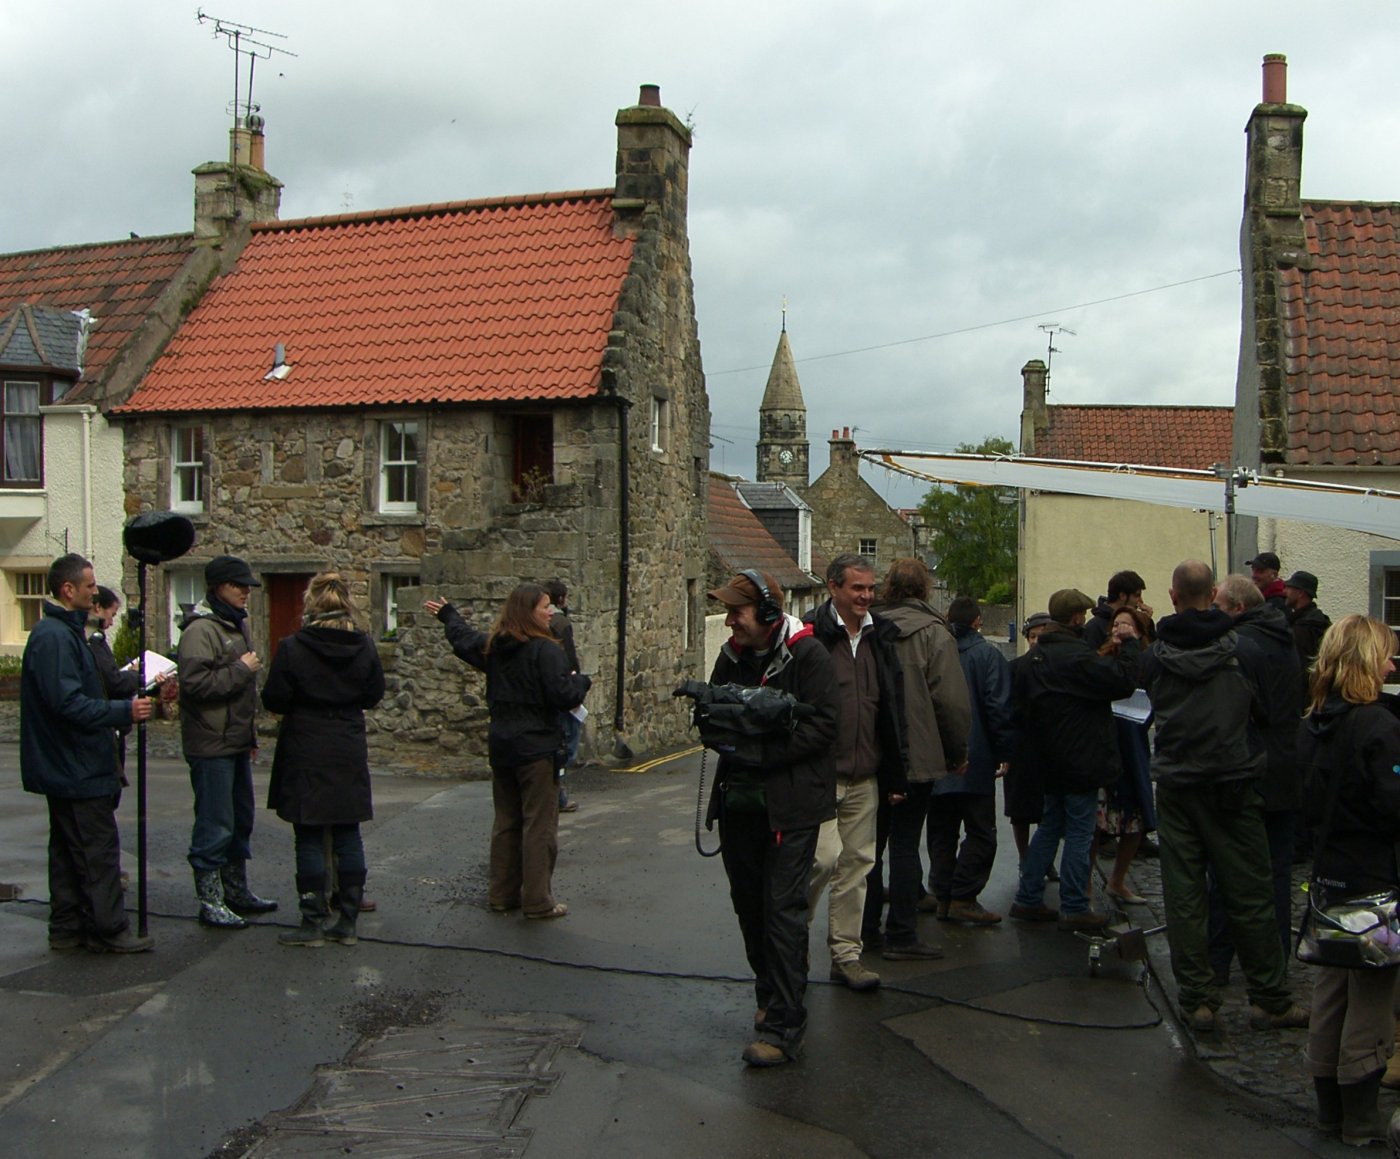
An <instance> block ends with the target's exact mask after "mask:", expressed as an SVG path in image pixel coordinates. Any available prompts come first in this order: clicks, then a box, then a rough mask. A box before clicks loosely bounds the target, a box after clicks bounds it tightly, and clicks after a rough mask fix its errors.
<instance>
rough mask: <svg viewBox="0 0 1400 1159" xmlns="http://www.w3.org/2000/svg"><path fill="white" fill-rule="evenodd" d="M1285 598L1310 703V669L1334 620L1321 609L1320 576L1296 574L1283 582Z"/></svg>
mask: <svg viewBox="0 0 1400 1159" xmlns="http://www.w3.org/2000/svg"><path fill="white" fill-rule="evenodd" d="M1283 599H1284V602H1285V603H1286V604H1287V605H1288V608H1287V613H1286V614H1287V616H1288V626H1289V628H1290V629H1291V630H1292V632H1293V643H1294V646H1295V647H1296V648H1297V649H1298V660H1299V662H1300V663H1301V664H1302V666H1303V676H1302V679H1303V683H1304V689H1303V698H1304V699H1305V700H1306V699H1307V687H1306V685H1307V675H1308V669H1309V668H1311V667H1312V665H1313V661H1314V660H1316V659H1317V650H1318V648H1319V647H1321V646H1322V637H1323V635H1324V634H1325V633H1326V631H1327V629H1328V628H1330V627H1331V626H1332V621H1331V619H1330V618H1329V617H1328V615H1327V613H1326V612H1324V611H1323V610H1322V609H1321V608H1319V607H1318V606H1317V576H1315V575H1313V573H1312V572H1310V571H1295V572H1294V573H1293V574H1292V575H1291V576H1289V577H1288V578H1287V579H1286V580H1284V581H1283Z"/></svg>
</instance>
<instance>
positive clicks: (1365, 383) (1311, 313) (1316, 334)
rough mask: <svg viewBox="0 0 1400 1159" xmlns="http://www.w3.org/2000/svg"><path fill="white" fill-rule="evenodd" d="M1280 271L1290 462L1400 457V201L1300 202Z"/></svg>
mask: <svg viewBox="0 0 1400 1159" xmlns="http://www.w3.org/2000/svg"><path fill="white" fill-rule="evenodd" d="M1303 224H1304V228H1305V230H1306V234H1307V243H1308V254H1309V258H1310V260H1309V261H1306V262H1303V263H1300V264H1299V265H1298V266H1295V267H1285V268H1283V269H1281V270H1280V271H1279V283H1278V284H1279V290H1278V292H1279V313H1280V315H1281V318H1282V323H1283V334H1284V344H1285V345H1284V374H1285V380H1286V392H1285V394H1286V398H1287V408H1288V455H1287V459H1288V462H1290V463H1300V464H1301V463H1341V464H1356V465H1360V466H1370V465H1384V466H1400V405H1398V404H1400V384H1398V383H1397V378H1396V376H1395V372H1394V370H1393V368H1394V367H1395V366H1397V365H1400V204H1375V203H1369V202H1356V201H1352V202H1341V201H1304V202H1303Z"/></svg>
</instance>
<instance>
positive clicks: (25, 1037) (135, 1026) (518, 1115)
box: [0, 745, 1352, 1159]
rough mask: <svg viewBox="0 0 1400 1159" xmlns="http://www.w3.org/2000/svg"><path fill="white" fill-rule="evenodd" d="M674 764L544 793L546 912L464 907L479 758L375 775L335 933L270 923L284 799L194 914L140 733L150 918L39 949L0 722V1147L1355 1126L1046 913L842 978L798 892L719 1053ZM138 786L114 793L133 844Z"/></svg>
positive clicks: (894, 1150) (731, 968)
mask: <svg viewBox="0 0 1400 1159" xmlns="http://www.w3.org/2000/svg"><path fill="white" fill-rule="evenodd" d="M698 766H699V758H698V756H696V755H694V754H690V755H682V756H680V757H678V758H676V759H674V760H671V761H662V762H659V763H656V764H655V765H654V766H653V767H651V768H649V769H646V770H645V771H641V772H635V773H627V772H619V771H608V770H601V769H596V770H584V771H581V772H577V773H572V774H571V775H570V779H571V782H572V785H573V791H574V794H575V796H576V798H577V799H578V800H579V801H580V803H581V806H582V807H581V809H580V811H579V812H578V813H575V814H572V815H566V816H565V817H564V818H563V820H562V824H561V832H560V847H561V852H560V863H559V868H558V870H557V873H556V891H557V893H558V896H559V898H560V899H561V900H564V901H566V902H568V903H569V905H570V907H571V911H572V912H571V913H570V915H569V917H568V918H566V919H564V920H562V921H558V922H532V921H525V920H523V919H521V918H519V917H518V916H500V915H493V914H491V913H489V912H488V911H487V910H486V908H485V890H484V863H485V854H486V841H487V835H488V829H489V822H490V813H491V806H490V792H489V786H488V785H486V784H483V783H463V782H458V781H436V780H430V779H416V778H404V777H390V776H382V777H377V778H376V781H375V801H376V810H377V816H376V820H375V821H374V822H373V823H372V824H371V825H369V826H366V829H365V844H366V849H367V854H368V857H369V862H370V883H369V893H370V894H371V895H372V896H373V897H374V898H376V899H377V901H378V903H379V910H378V912H377V913H375V914H369V915H365V916H364V917H363V918H362V919H361V922H360V933H361V942H360V944H359V945H358V946H356V947H341V946H336V945H331V944H327V945H326V946H325V947H323V948H322V949H319V950H290V949H286V948H283V947H280V946H278V945H277V943H276V936H275V935H276V933H277V931H278V929H279V928H281V926H282V925H290V924H292V922H293V921H294V912H293V911H294V898H293V894H292V842H291V833H290V828H289V827H288V826H286V825H284V824H283V823H281V822H280V821H278V820H277V819H276V817H275V816H273V815H272V814H270V813H267V812H266V811H260V813H259V819H258V827H257V829H256V831H255V833H254V851H255V856H256V860H255V862H254V863H253V865H252V869H251V873H250V876H251V878H252V881H253V884H254V886H255V888H257V889H258V890H259V891H260V892H263V893H265V894H272V895H274V896H278V897H280V898H281V899H282V902H283V909H282V911H281V912H279V913H278V914H274V915H271V917H272V918H273V919H275V920H276V921H275V922H274V921H265V922H260V923H259V924H258V927H257V928H253V929H250V930H248V931H245V932H241V933H225V932H215V931H211V930H204V929H201V928H200V927H199V926H198V925H197V924H196V923H195V922H194V921H193V920H192V918H193V915H194V913H195V905H194V902H193V898H192V890H191V886H190V881H189V874H188V870H187V867H186V865H185V861H184V851H185V846H186V842H187V840H188V824H189V808H190V805H189V789H188V782H187V779H186V774H185V769H184V766H183V764H181V763H177V762H173V761H168V760H153V761H152V764H151V778H150V823H149V832H150V872H149V878H148V880H149V894H150V907H151V911H152V916H151V917H150V930H151V933H152V934H153V935H154V936H155V937H156V939H157V948H156V951H155V952H154V953H152V954H143V955H136V956H130V957H115V956H93V955H86V954H78V955H59V954H51V953H50V952H49V951H48V949H47V941H46V926H45V921H46V917H47V911H46V908H45V907H44V906H43V905H41V904H35V902H34V899H38V900H39V901H42V899H43V898H44V896H45V889H46V886H45V869H44V865H45V854H44V846H45V842H46V840H47V833H46V816H45V812H44V803H43V800H42V798H38V797H33V796H29V795H27V794H24V793H23V792H22V791H20V789H19V787H18V771H17V752H16V748H15V746H13V745H3V746H0V849H3V850H4V854H3V861H0V881H4V882H17V883H19V884H21V885H22V887H23V891H24V898H25V899H30V900H27V901H21V902H18V903H8V904H4V905H0V983H2V984H3V989H0V1140H3V1143H0V1151H2V1152H3V1153H4V1154H6V1155H14V1156H65V1157H66V1156H74V1155H89V1156H109V1155H111V1156H117V1155H121V1156H130V1155H140V1156H152V1157H161V1159H164V1157H184V1156H190V1157H195V1156H203V1155H208V1154H211V1153H214V1152H215V1151H216V1150H217V1149H219V1148H220V1147H221V1146H224V1145H225V1144H227V1146H226V1148H225V1150H224V1151H223V1152H221V1153H223V1154H239V1155H241V1154H245V1153H248V1154H254V1155H258V1156H262V1157H267V1156H274V1155H291V1154H297V1155H313V1154H325V1155H331V1154H344V1153H347V1147H348V1148H349V1149H350V1150H351V1151H352V1152H353V1153H354V1154H359V1155H418V1154H454V1155H478V1154H479V1155H496V1156H503V1155H518V1154H528V1155H529V1156H530V1157H532V1159H533V1157H536V1156H604V1155H606V1156H643V1155H646V1156H655V1155H657V1154H668V1155H669V1156H672V1157H681V1156H692V1155H694V1156H702V1155H709V1154H712V1153H714V1152H715V1151H716V1149H718V1150H719V1151H720V1153H728V1154H731V1155H739V1156H786V1155H804V1156H815V1157H819V1159H820V1157H826V1156H831V1157H837V1156H843V1157H844V1156H861V1155H869V1156H909V1155H955V1156H982V1155H997V1156H1017V1157H1021V1156H1025V1157H1036V1156H1042V1155H1047V1156H1048V1155H1076V1156H1100V1155H1101V1156H1113V1157H1115V1159H1116V1157H1118V1156H1121V1155H1122V1154H1124V1153H1125V1151H1126V1152H1129V1153H1132V1154H1134V1155H1136V1156H1155V1155H1162V1156H1180V1155H1183V1154H1189V1153H1192V1152H1195V1153H1198V1154H1204V1155H1215V1154H1230V1155H1238V1156H1253V1155H1259V1156H1264V1155H1268V1156H1284V1157H1287V1156H1292V1155H1305V1154H1320V1155H1331V1154H1344V1153H1346V1154H1350V1153H1352V1152H1350V1151H1349V1150H1344V1149H1343V1148H1341V1146H1340V1144H1338V1143H1335V1142H1333V1141H1329V1140H1326V1139H1324V1138H1323V1137H1322V1136H1320V1135H1318V1134H1317V1133H1316V1132H1314V1131H1313V1130H1312V1129H1311V1128H1310V1127H1309V1126H1308V1124H1307V1122H1306V1120H1305V1119H1304V1118H1302V1117H1300V1116H1297V1115H1296V1114H1294V1113H1293V1112H1291V1111H1289V1110H1288V1109H1287V1108H1285V1107H1282V1106H1281V1105H1280V1104H1277V1103H1269V1102H1261V1101H1258V1100H1254V1099H1251V1098H1248V1097H1246V1096H1244V1095H1242V1094H1241V1093H1239V1092H1238V1091H1237V1090H1235V1089H1233V1088H1230V1087H1227V1086H1224V1085H1222V1084H1220V1083H1219V1082H1218V1081H1217V1080H1216V1079H1215V1078H1213V1077H1212V1076H1211V1074H1210V1073H1209V1072H1208V1071H1207V1070H1206V1069H1205V1068H1203V1067H1202V1066H1201V1065H1200V1064H1199V1063H1198V1062H1197V1061H1196V1060H1195V1058H1194V1057H1193V1055H1192V1053H1191V1051H1190V1048H1189V1047H1188V1046H1185V1045H1184V1044H1183V1043H1182V1041H1181V1040H1180V1038H1179V1036H1178V1032H1177V1030H1176V1028H1175V1026H1174V1024H1173V1023H1172V1022H1171V1021H1170V1020H1167V1021H1166V1022H1162V1021H1161V1020H1160V1019H1159V1018H1158V1015H1157V1011H1156V1010H1155V1009H1154V1006H1153V1005H1152V1003H1151V1001H1150V1000H1149V999H1153V1000H1155V1001H1156V1004H1157V1006H1159V1007H1160V1006H1163V1005H1164V1003H1163V1001H1162V998H1161V996H1160V994H1159V993H1158V992H1157V991H1156V989H1155V987H1153V986H1148V987H1144V986H1143V985H1142V984H1141V982H1140V978H1141V974H1142V970H1143V968H1142V966H1141V965H1140V964H1137V963H1124V962H1120V961H1118V960H1117V959H1116V958H1114V957H1112V956H1111V955H1110V956H1109V958H1107V959H1106V960H1105V964H1104V966H1103V968H1102V969H1101V970H1100V972H1099V975H1098V976H1097V977H1091V976H1090V972H1089V969H1088V954H1087V947H1086V946H1085V944H1084V943H1083V942H1080V941H1079V940H1077V939H1076V938H1074V937H1073V936H1072V935H1069V934H1065V933H1061V932H1059V931H1057V930H1055V929H1054V928H1053V927H1051V928H1049V929H1046V928H1043V927H1026V926H1022V925H1018V924H1017V923H1011V922H1006V923H1004V924H1003V925H1001V926H999V927H996V928H991V929H968V928H963V927H954V926H949V925H946V924H940V923H938V922H936V921H934V920H933V919H932V918H926V919H923V921H924V922H925V923H926V925H925V929H924V936H925V938H926V940H931V941H935V942H938V943H939V944H941V945H943V946H944V948H945V949H946V951H947V956H946V958H945V959H944V960H942V961H935V962H898V963H894V962H891V963H886V962H882V961H881V960H880V959H879V957H878V955H869V956H867V963H868V964H869V965H871V966H872V967H873V968H875V969H877V970H879V971H880V973H881V974H882V975H883V977H884V979H885V982H886V986H885V987H884V988H882V989H881V990H879V991H877V992H875V993H873V994H854V993H850V992H847V991H845V990H842V989H839V988H837V987H835V986H832V985H830V984H828V983H827V982H826V981H825V979H826V973H827V966H828V958H827V956H826V953H825V948H824V925H825V923H824V920H823V917H822V916H821V915H819V916H818V919H817V921H816V923H815V925H814V930H813V940H812V978H813V979H814V984H813V986H812V988H811V990H810V991H809V1008H810V1016H811V1023H810V1029H809V1033H808V1037H807V1044H806V1052H805V1056H804V1058H803V1060H802V1061H801V1062H800V1063H799V1064H797V1065H794V1066H787V1067H780V1068H776V1069H774V1070H771V1071H752V1070H749V1069H747V1068H746V1067H744V1065H743V1064H742V1063H741V1062H740V1061H739V1052H740V1050H741V1049H742V1048H743V1046H744V1044H745V1042H746V1041H747V1040H748V1038H749V1037H750V1035H749V1034H748V1033H747V1030H748V1022H749V1020H750V1018H751V1017H752V1012H753V999H752V989H751V985H750V984H749V983H748V982H747V981H742V980H738V979H742V978H743V976H744V972H745V966H744V961H743V955H742V950H741V946H740V942H739V936H738V930H737V927H736V925H735V922H734V918H733V915H732V913H731V911H730V908H729V901H728V897H727V893H726V890H725V885H724V877H723V872H722V870H721V867H720V865H719V861H718V859H717V858H716V859H704V858H701V857H699V856H698V855H697V853H696V851H695V849H694V844H693V842H694V833H693V827H694V814H695V787H696V776H695V774H696V770H697V769H698ZM265 775H266V766H265V765H264V766H262V767H261V768H260V769H259V777H258V779H259V788H260V791H261V787H262V785H263V783H264V780H265ZM134 807H135V793H134V792H128V794H127V796H126V799H125V800H124V802H123V807H122V822H123V835H124V841H123V846H124V848H126V849H127V850H129V851H131V852H130V855H129V857H128V867H129V868H131V869H132V870H134V869H135V852H134V851H135V822H134V812H133V810H134ZM713 840H714V839H713V836H712V835H711V836H708V837H707V845H713ZM1011 848H1012V846H1011V843H1010V837H1009V833H1008V834H1004V835H1003V851H1002V855H1001V856H1000V857H999V859H998V866H997V871H996V874H995V875H994V878H993V881H992V884H991V886H990V887H989V888H988V890H987V891H986V893H985V894H984V896H983V900H984V901H985V903H986V904H987V905H989V906H991V907H992V908H997V909H1002V910H1004V909H1005V907H1006V906H1007V905H1008V904H1009V902H1010V899H1011V893H1012V891H1013V888H1014V883H1013V878H1014V874H1013V870H1014V858H1013V857H1011V856H1008V852H1009V851H1010V850H1011ZM1053 896H1054V895H1053V891H1052V893H1051V894H1050V900H1051V902H1052V904H1053ZM131 899H132V903H133V904H134V899H135V890H134V887H133V891H132V894H131ZM278 923H280V924H278ZM1055 1022H1061V1023H1069V1024H1077V1025H1055V1024H1054V1023H1055ZM1088 1027H1092V1028H1088ZM1289 1033H1292V1034H1298V1033H1299V1032H1289ZM1299 1041H1300V1043H1301V1038H1300V1039H1299Z"/></svg>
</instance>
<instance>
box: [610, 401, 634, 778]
mask: <svg viewBox="0 0 1400 1159" xmlns="http://www.w3.org/2000/svg"><path fill="white" fill-rule="evenodd" d="M631 407H632V403H631V401H630V400H629V399H626V398H624V397H622V395H618V396H617V486H618V498H617V538H618V561H617V582H618V598H617V694H616V697H615V703H614V706H613V756H615V757H617V758H618V760H624V761H625V760H630V759H631V758H632V750H631V748H629V747H628V744H627V742H626V741H625V740H623V739H622V730H623V728H624V727H625V726H626V723H627V687H626V682H627V609H628V591H629V590H630V588H631V586H632V501H631V490H632V474H631V469H630V453H629V448H628V422H627V412H628V411H629V410H630V409H631Z"/></svg>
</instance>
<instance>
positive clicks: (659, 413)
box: [651, 398, 671, 454]
mask: <svg viewBox="0 0 1400 1159" xmlns="http://www.w3.org/2000/svg"><path fill="white" fill-rule="evenodd" d="M670 420H671V414H670V404H669V403H668V402H667V400H666V399H664V398H653V399H652V400H651V449H652V451H654V452H655V453H656V454H664V453H665V452H666V450H667V442H668V439H667V436H668V435H669V433H670V432H669V430H668V428H669V426H670Z"/></svg>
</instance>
